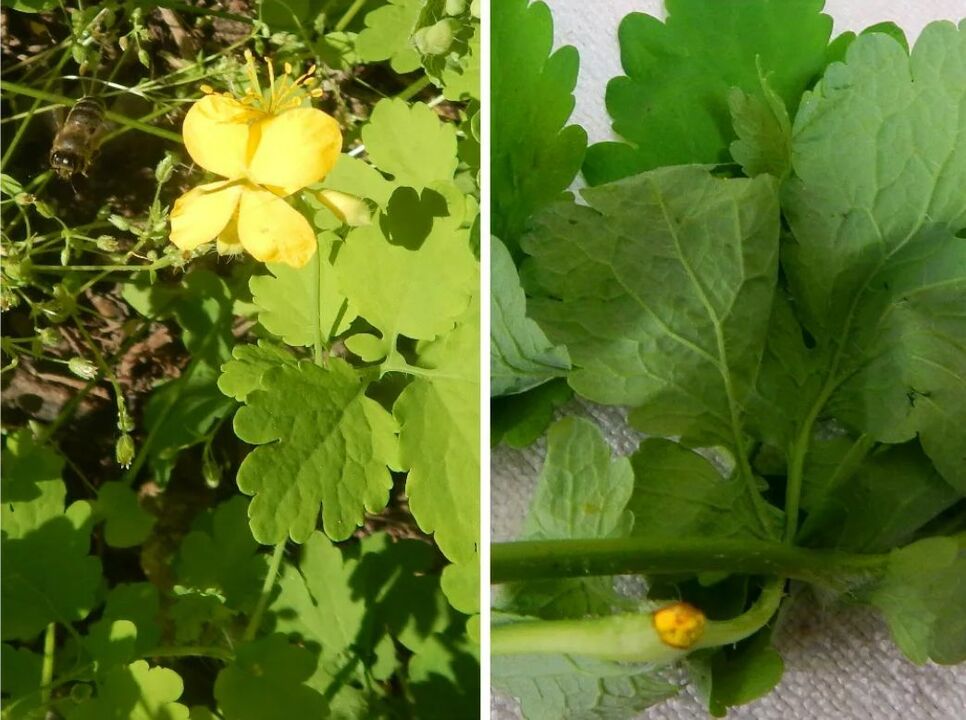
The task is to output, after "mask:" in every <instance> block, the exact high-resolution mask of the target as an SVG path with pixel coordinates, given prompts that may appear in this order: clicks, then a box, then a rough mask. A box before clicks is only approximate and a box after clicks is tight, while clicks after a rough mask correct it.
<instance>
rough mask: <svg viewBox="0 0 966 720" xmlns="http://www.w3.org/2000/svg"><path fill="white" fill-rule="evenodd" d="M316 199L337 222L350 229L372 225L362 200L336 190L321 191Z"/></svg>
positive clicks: (367, 207) (366, 207)
mask: <svg viewBox="0 0 966 720" xmlns="http://www.w3.org/2000/svg"><path fill="white" fill-rule="evenodd" d="M316 197H318V199H319V201H320V202H321V203H322V204H323V205H325V206H326V207H327V208H329V210H331V211H332V212H334V213H335V215H336V217H338V218H339V220H341V221H342V222H344V223H345V224H346V225H348V226H350V227H361V226H363V225H369V224H371V223H372V218H371V216H370V212H369V206H368V205H367V204H366V201H365V200H363V199H362V198H357V197H356V196H355V195H350V194H349V193H344V192H339V191H338V190H321V191H319V192H318V193H317V194H316Z"/></svg>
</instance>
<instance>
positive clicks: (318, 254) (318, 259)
mask: <svg viewBox="0 0 966 720" xmlns="http://www.w3.org/2000/svg"><path fill="white" fill-rule="evenodd" d="M325 261H326V259H325V258H324V257H323V256H322V247H321V244H320V246H319V249H318V250H316V251H315V289H314V292H315V310H316V312H317V313H318V319H317V321H316V322H315V323H313V325H314V330H315V342H313V343H312V345H313V349H314V357H313V359H314V360H315V364H316V365H319V366H321V365H322V364H323V360H324V356H325V349H326V345H325V338H323V337H322V322H321V320H322V275H323V273H322V268H323V264H324V263H325Z"/></svg>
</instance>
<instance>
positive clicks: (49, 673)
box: [40, 623, 57, 705]
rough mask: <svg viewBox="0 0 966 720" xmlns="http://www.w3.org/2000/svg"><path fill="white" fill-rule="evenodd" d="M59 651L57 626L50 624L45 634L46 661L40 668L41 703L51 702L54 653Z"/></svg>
mask: <svg viewBox="0 0 966 720" xmlns="http://www.w3.org/2000/svg"><path fill="white" fill-rule="evenodd" d="M56 650H57V624H56V623H50V625H48V626H47V632H46V633H44V660H43V665H42V666H41V668H40V687H41V688H42V690H41V693H40V702H41V703H42V704H44V705H46V704H47V703H49V702H50V684H51V682H52V681H53V679H54V653H55V652H56Z"/></svg>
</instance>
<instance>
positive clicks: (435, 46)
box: [413, 19, 459, 55]
mask: <svg viewBox="0 0 966 720" xmlns="http://www.w3.org/2000/svg"><path fill="white" fill-rule="evenodd" d="M458 29H459V23H458V22H457V21H456V20H450V19H446V20H440V21H439V22H438V23H436V24H435V25H430V26H429V27H424V28H421V29H420V30H418V31H417V32H416V34H414V35H413V42H414V43H416V49H417V50H419V52H420V53H422V54H423V55H445V54H446V53H448V52H449V49H450V47H452V45H453V40H454V38H455V37H456V31H457V30H458Z"/></svg>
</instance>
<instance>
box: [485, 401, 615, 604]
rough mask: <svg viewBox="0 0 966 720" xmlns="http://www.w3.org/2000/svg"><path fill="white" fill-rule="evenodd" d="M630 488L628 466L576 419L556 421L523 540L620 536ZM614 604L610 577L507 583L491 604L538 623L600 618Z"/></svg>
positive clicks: (596, 432) (586, 422) (592, 427)
mask: <svg viewBox="0 0 966 720" xmlns="http://www.w3.org/2000/svg"><path fill="white" fill-rule="evenodd" d="M633 488H634V473H633V470H632V469H631V464H630V461H629V460H628V459H627V458H617V459H614V458H612V454H611V449H610V447H609V446H608V445H607V442H606V441H605V440H604V438H603V435H602V434H601V432H600V429H599V428H598V427H597V426H596V425H594V424H593V423H592V422H590V421H589V420H585V419H583V418H578V417H568V418H564V419H563V420H560V421H559V422H557V423H556V424H555V425H553V427H551V428H550V432H549V434H548V436H547V458H546V460H545V461H544V466H543V470H542V471H541V473H540V479H539V481H538V484H537V488H536V490H535V492H534V496H533V500H532V501H531V504H530V511H529V513H528V514H527V519H526V524H525V529H524V537H525V539H534V540H538V539H543V540H556V539H570V538H575V539H576V538H606V537H626V536H627V535H629V534H630V531H631V527H632V525H633V523H634V517H633V515H632V514H631V513H630V512H628V511H627V510H626V509H625V506H626V505H627V502H628V500H629V499H630V497H631V492H632V491H633ZM620 604H622V601H621V599H620V598H619V597H618V596H617V595H616V593H615V592H614V589H613V581H612V580H611V578H580V579H566V580H549V581H538V582H521V583H514V584H513V585H510V586H508V587H507V588H506V590H505V591H504V593H503V595H502V597H501V598H500V599H499V606H500V607H501V608H502V609H505V610H510V611H512V612H514V613H518V614H525V615H532V616H537V617H541V618H545V619H552V618H562V617H582V616H585V615H597V614H603V613H608V612H610V611H611V610H612V608H614V607H615V606H618V605H620Z"/></svg>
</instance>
